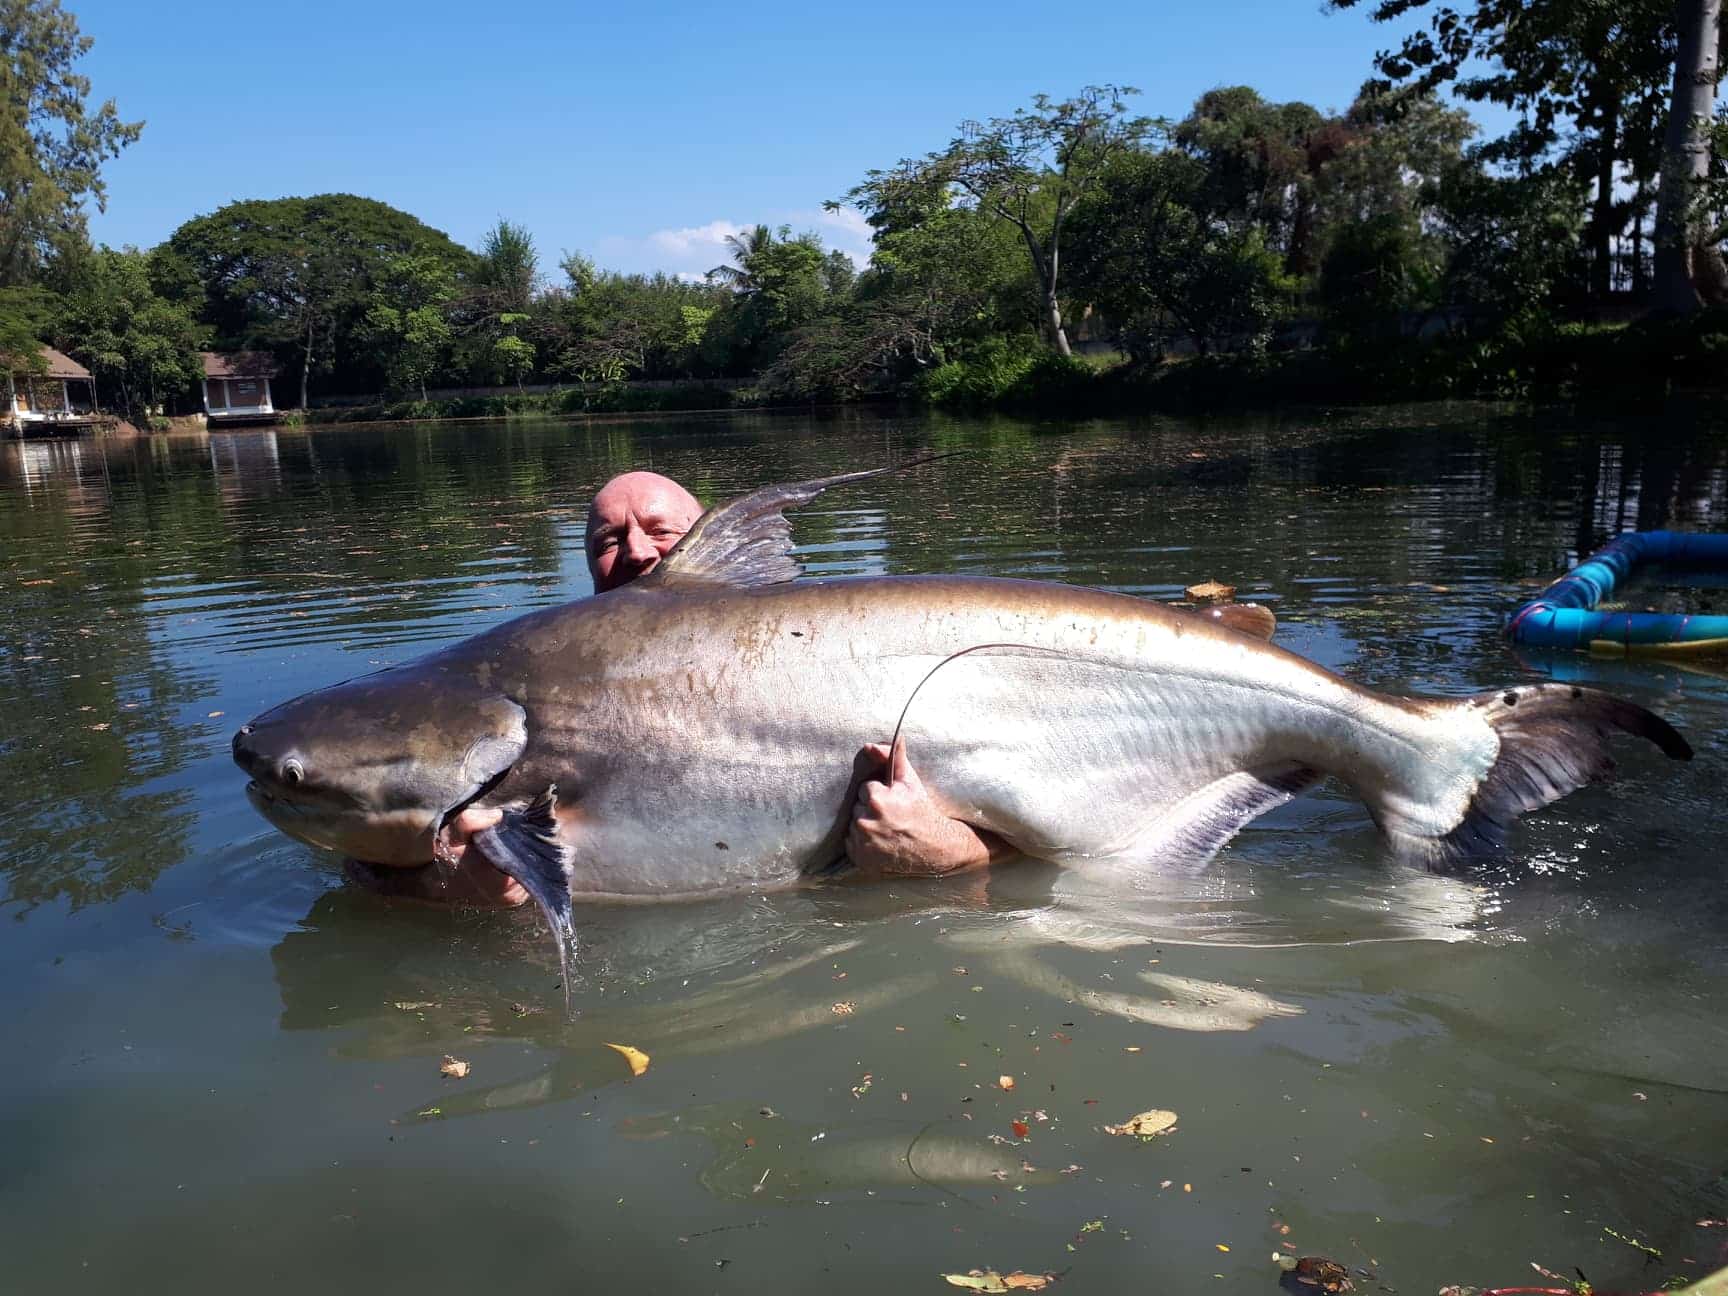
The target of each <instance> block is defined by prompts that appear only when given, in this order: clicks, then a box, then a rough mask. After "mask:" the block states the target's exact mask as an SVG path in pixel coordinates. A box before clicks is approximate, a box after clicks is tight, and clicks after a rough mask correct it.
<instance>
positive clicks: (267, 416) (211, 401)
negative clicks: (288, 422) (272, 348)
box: [204, 351, 276, 425]
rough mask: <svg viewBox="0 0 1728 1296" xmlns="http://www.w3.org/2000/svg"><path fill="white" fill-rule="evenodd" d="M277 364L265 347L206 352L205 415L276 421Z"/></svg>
mask: <svg viewBox="0 0 1728 1296" xmlns="http://www.w3.org/2000/svg"><path fill="white" fill-rule="evenodd" d="M275 372H276V364H275V361H273V360H272V359H271V358H270V357H269V355H267V354H266V353H264V352H262V351H230V352H227V353H225V354H221V355H218V354H217V353H216V352H214V351H206V352H204V417H205V419H206V421H207V422H208V423H210V424H211V425H215V424H219V423H274V422H275V421H276V407H275V405H274V404H272V403H271V400H270V379H271V378H272V377H273V376H274V375H275Z"/></svg>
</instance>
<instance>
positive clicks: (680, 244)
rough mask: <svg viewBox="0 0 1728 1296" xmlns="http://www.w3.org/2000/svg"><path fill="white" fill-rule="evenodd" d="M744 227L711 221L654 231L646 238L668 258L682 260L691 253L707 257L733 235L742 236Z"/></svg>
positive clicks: (725, 221)
mask: <svg viewBox="0 0 1728 1296" xmlns="http://www.w3.org/2000/svg"><path fill="white" fill-rule="evenodd" d="M743 232H744V227H743V226H742V225H737V224H734V223H733V222H732V221H729V220H711V221H709V222H708V223H707V224H706V225H687V226H685V227H684V228H683V229H666V230H655V231H654V232H653V233H652V234H650V235H649V236H648V242H649V243H651V244H652V245H653V246H654V247H656V248H659V249H660V250H661V251H662V252H665V253H666V254H668V255H669V256H673V257H677V258H679V259H683V258H685V257H688V256H689V255H690V254H691V253H692V252H696V251H697V250H701V251H702V252H703V255H709V254H712V253H713V252H715V251H717V250H718V249H720V248H723V247H725V246H726V240H727V239H728V238H730V237H731V236H732V235H734V234H742V233H743Z"/></svg>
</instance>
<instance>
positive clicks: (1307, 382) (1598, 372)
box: [283, 310, 1728, 426]
mask: <svg viewBox="0 0 1728 1296" xmlns="http://www.w3.org/2000/svg"><path fill="white" fill-rule="evenodd" d="M1679 393H1689V394H1703V395H1722V396H1728V310H1711V311H1705V312H1699V313H1698V314H1696V315H1693V316H1689V317H1668V318H1651V319H1645V320H1640V321H1634V322H1632V323H1630V324H1611V325H1588V324H1576V325H1564V324H1563V325H1559V326H1557V327H1555V328H1553V329H1551V330H1544V331H1543V332H1542V333H1541V334H1540V335H1538V336H1535V337H1522V336H1502V337H1494V338H1486V339H1485V338H1483V337H1482V336H1481V335H1479V334H1470V333H1461V334H1458V335H1454V336H1450V337H1443V338H1439V339H1434V338H1422V339H1408V340H1406V341H1405V342H1403V344H1401V345H1400V344H1397V343H1393V344H1389V345H1387V346H1384V347H1383V348H1381V349H1380V350H1378V351H1377V352H1375V353H1374V355H1373V358H1372V364H1371V365H1370V364H1368V363H1366V362H1365V361H1364V360H1363V359H1362V358H1361V357H1358V356H1351V355H1339V354H1337V353H1335V352H1332V351H1329V350H1328V349H1326V348H1324V347H1311V348H1305V349H1302V350H1292V351H1283V352H1277V351H1273V352H1266V353H1259V354H1249V355H1240V354H1224V355H1215V356H1210V357H1198V356H1191V357H1181V358H1167V359H1165V360H1164V361H1162V362H1161V363H1159V364H1157V365H1155V366H1146V365H1139V364H1136V363H1134V362H1133V361H1131V360H1128V359H1127V358H1126V357H1123V356H1120V355H1091V356H1083V357H1082V356H1074V357H1055V356H1051V355H1049V354H1048V353H1047V352H1045V351H1043V350H1042V349H1041V348H1039V347H1038V346H1037V345H1036V343H1035V342H1030V341H1029V342H1027V343H1026V344H1024V345H1021V346H1018V347H1000V348H994V349H991V350H988V351H986V352H984V353H983V354H982V355H981V356H979V357H976V358H974V359H972V360H970V361H962V362H951V363H949V364H948V365H945V366H943V367H941V368H938V369H937V370H935V371H933V372H932V373H930V374H928V375H926V376H925V378H924V381H923V382H921V383H918V384H915V385H909V386H906V387H903V388H901V389H899V390H894V391H882V392H876V393H861V394H855V395H854V396H853V397H852V398H851V399H850V400H813V401H811V400H789V399H787V398H786V397H785V396H784V395H781V394H778V393H775V392H772V391H765V390H763V389H762V388H760V387H758V386H754V385H751V384H748V383H715V382H712V381H708V380H703V379H690V380H686V381H683V382H657V383H653V384H641V385H638V384H632V383H629V382H619V383H616V384H608V385H592V384H587V385H580V386H575V385H573V386H570V387H562V388H560V387H552V388H549V389H546V390H538V391H531V392H522V391H514V390H510V389H499V390H494V391H490V392H468V393H464V394H462V395H455V396H441V395H439V394H437V393H432V394H431V395H430V396H429V398H427V399H420V398H418V397H408V398H403V399H396V400H391V399H387V398H384V397H380V398H378V399H376V400H372V401H364V400H349V401H345V402H343V403H341V404H339V405H329V406H314V407H313V408H312V409H310V410H306V411H300V410H296V411H291V412H289V413H288V414H287V415H285V416H284V418H283V422H285V423H288V424H292V425H309V426H328V425H335V424H351V423H373V422H410V421H421V420H441V419H476V420H482V419H506V418H522V417H568V416H582V415H624V414H645V415H646V414H701V413H727V412H733V411H741V410H787V409H793V408H799V407H807V406H812V405H820V406H831V405H842V404H862V403H899V404H911V405H914V406H918V405H922V406H928V407H933V408H938V409H944V410H949V411H953V412H970V413H1018V414H1029V415H1040V416H1047V417H1061V416H1073V417H1087V416H1098V415H1120V414H1134V413H1173V414H1180V413H1193V412H1196V411H1203V410H1222V409H1228V410H1244V411H1246V410H1254V409H1262V408H1273V407H1277V406H1281V405H1289V404H1296V405H1313V404H1326V405H1372V404H1384V403H1388V402H1393V401H1407V400H1445V399H1491V400H1492V399H1527V400H1567V399H1576V398H1580V397H1585V396H1600V397H1607V398H1611V399H1625V400H1652V399H1654V400H1661V399H1663V398H1665V397H1667V396H1669V395H1671V394H1679Z"/></svg>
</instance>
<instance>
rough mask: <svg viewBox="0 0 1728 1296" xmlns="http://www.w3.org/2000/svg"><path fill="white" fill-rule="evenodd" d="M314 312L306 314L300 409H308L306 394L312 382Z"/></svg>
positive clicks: (301, 366) (301, 365) (301, 363)
mask: <svg viewBox="0 0 1728 1296" xmlns="http://www.w3.org/2000/svg"><path fill="white" fill-rule="evenodd" d="M312 324H313V321H312V312H311V311H307V312H306V350H305V353H304V355H303V357H302V359H301V361H300V408H301V409H303V410H304V409H308V408H310V406H309V405H308V404H307V398H306V392H307V388H308V387H309V386H310V384H311V381H312Z"/></svg>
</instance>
